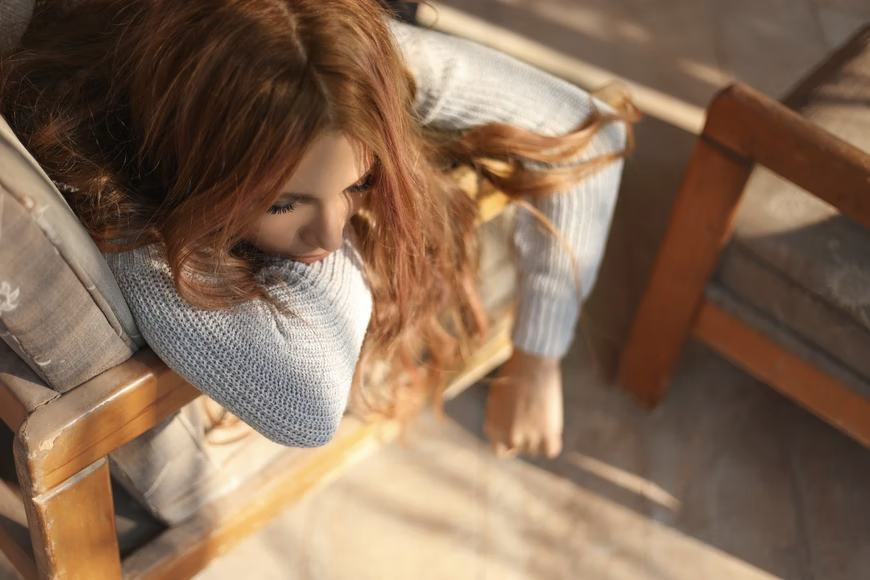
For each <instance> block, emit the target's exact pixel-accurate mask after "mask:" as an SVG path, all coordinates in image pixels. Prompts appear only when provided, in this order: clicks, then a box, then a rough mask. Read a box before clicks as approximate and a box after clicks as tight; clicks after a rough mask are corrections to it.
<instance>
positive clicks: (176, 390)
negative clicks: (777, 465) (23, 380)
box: [20, 349, 200, 495]
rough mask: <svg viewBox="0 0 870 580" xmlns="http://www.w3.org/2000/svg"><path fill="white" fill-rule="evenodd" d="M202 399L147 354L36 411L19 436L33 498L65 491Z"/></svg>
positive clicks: (103, 374) (153, 356) (192, 388)
mask: <svg viewBox="0 0 870 580" xmlns="http://www.w3.org/2000/svg"><path fill="white" fill-rule="evenodd" d="M199 394H200V393H199V391H197V390H196V389H195V388H194V387H193V386H191V385H190V384H189V383H187V382H186V381H185V380H184V379H182V378H181V377H180V376H178V375H177V374H175V373H174V372H172V371H171V370H170V369H169V368H168V367H167V366H166V365H165V363H163V361H161V360H160V359H159V358H157V355H155V354H154V353H153V352H152V351H151V350H149V349H145V350H142V351H139V352H138V353H136V354H135V355H134V356H133V358H131V359H130V360H128V361H126V362H124V363H122V364H120V365H118V366H117V367H114V368H112V369H110V370H108V371H106V372H104V373H102V374H100V375H99V376H97V377H95V378H93V379H91V380H90V381H88V382H86V383H84V384H82V385H80V386H78V387H76V388H75V389H73V390H71V391H69V392H67V393H65V394H64V395H63V396H62V397H60V398H58V399H55V400H53V401H51V402H50V403H48V404H47V405H44V406H42V407H40V408H38V409H36V411H34V412H33V413H32V414H31V415H30V417H29V418H28V419H27V422H26V424H25V425H24V427H23V428H22V430H21V433H20V436H21V442H22V449H23V452H24V454H25V458H26V465H27V469H28V471H29V475H28V478H29V480H30V481H31V482H32V485H33V486H34V488H33V490H32V493H33V494H34V495H38V494H41V493H45V492H47V491H49V490H50V489H52V488H54V487H55V486H57V485H60V484H61V483H62V482H64V481H66V480H67V479H68V478H70V477H72V476H73V475H74V474H76V473H78V472H79V471H81V470H82V469H84V468H85V467H87V466H88V465H90V464H91V463H93V462H94V461H97V460H98V459H100V458H101V457H105V456H106V455H108V454H109V453H110V452H112V451H114V450H115V449H117V448H119V447H120V446H122V445H123V444H125V443H127V442H128V441H131V440H133V439H134V438H136V437H138V436H139V435H141V434H142V433H144V432H145V431H147V430H148V429H150V428H151V427H153V426H155V425H157V424H158V423H160V421H162V420H163V419H165V418H166V417H168V416H169V415H170V414H172V413H174V412H175V411H177V410H178V409H180V408H181V407H182V406H184V405H185V404H187V403H189V402H190V401H192V400H193V399H195V398H196V397H197V396H199Z"/></svg>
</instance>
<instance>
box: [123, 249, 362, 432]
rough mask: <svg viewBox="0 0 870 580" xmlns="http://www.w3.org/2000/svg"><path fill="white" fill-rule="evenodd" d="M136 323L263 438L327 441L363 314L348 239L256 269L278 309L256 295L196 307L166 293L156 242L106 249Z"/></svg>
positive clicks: (166, 357) (341, 405) (175, 364)
mask: <svg viewBox="0 0 870 580" xmlns="http://www.w3.org/2000/svg"><path fill="white" fill-rule="evenodd" d="M106 260H107V262H108V263H109V267H110V268H111V269H112V271H113V273H114V274H115V277H116V278H117V280H118V283H119V285H120V287H121V290H122V292H123V294H124V297H125V298H126V300H127V302H128V304H129V305H130V309H131V310H132V312H133V316H134V317H135V319H136V323H137V325H138V326H139V329H140V330H141V332H142V335H143V336H144V337H145V340H146V341H147V342H148V344H149V346H150V347H151V348H152V349H153V350H154V352H155V353H156V354H157V355H158V356H159V357H160V358H161V359H162V360H163V361H165V362H166V364H167V365H168V366H169V367H170V368H171V369H173V370H174V371H176V372H177V373H178V374H180V375H181V376H183V377H184V378H185V379H187V380H188V381H189V382H190V383H191V384H193V385H194V386H195V387H197V388H198V389H199V390H201V391H202V392H203V393H205V394H207V395H208V396H210V397H211V398H213V399H214V400H215V401H217V402H218V403H219V404H221V405H222V406H223V407H225V408H226V409H228V410H229V411H230V412H232V413H233V414H235V415H236V416H238V417H239V418H240V419H242V420H243V421H245V422H246V423H248V424H249V425H251V426H252V427H253V428H254V429H256V430H257V431H259V432H260V433H262V434H263V435H264V436H266V437H268V438H269V439H271V440H273V441H276V442H278V443H281V444H284V445H288V446H293V447H313V446H318V445H323V444H325V443H327V442H328V441H329V440H330V439H331V438H332V436H333V434H334V433H335V430H336V429H337V427H338V424H339V422H340V421H341V417H342V414H343V413H344V410H345V406H346V404H347V397H348V392H349V389H350V385H351V380H352V378H353V373H354V369H355V367H356V363H357V359H358V358H359V352H360V347H361V345H362V340H363V337H364V335H365V331H366V327H367V326H368V321H369V317H370V314H371V296H370V293H369V291H368V287H367V285H366V283H365V281H364V278H363V273H362V270H361V268H360V265H359V261H358V256H357V255H356V252H355V251H354V250H353V249H352V247H351V246H350V244H349V243H345V246H344V248H342V249H341V250H340V251H339V252H336V253H335V254H333V255H332V256H330V257H328V258H326V259H325V260H322V261H320V262H317V263H315V264H311V265H305V264H301V263H295V262H290V261H287V260H281V261H277V260H276V261H275V263H274V265H273V266H269V267H268V268H267V269H266V270H264V272H263V274H268V275H269V279H271V280H278V282H271V283H268V284H266V285H265V288H266V290H267V292H268V293H269V294H270V295H271V296H272V297H273V298H274V299H275V300H276V303H277V305H278V307H276V306H275V305H272V304H269V303H267V302H265V301H262V300H254V301H250V302H247V303H244V304H242V305H240V306H237V307H235V308H232V309H230V310H217V311H212V310H202V309H198V308H195V307H193V306H191V305H190V304H188V303H187V302H185V301H184V300H183V299H182V298H181V297H180V296H179V295H178V293H177V292H176V291H175V288H174V287H173V284H172V274H171V273H170V269H169V266H168V264H167V263H166V262H165V260H164V259H163V258H162V252H161V251H160V250H159V246H156V245H155V246H148V247H145V248H140V249H137V250H134V251H132V252H125V253H120V254H106Z"/></svg>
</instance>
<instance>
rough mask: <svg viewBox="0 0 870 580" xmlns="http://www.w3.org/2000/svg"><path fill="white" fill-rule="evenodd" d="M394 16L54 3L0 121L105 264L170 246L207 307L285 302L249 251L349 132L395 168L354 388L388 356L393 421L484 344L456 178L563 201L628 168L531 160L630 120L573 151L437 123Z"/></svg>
mask: <svg viewBox="0 0 870 580" xmlns="http://www.w3.org/2000/svg"><path fill="white" fill-rule="evenodd" d="M385 16H386V13H385V9H384V8H383V7H382V6H381V5H380V4H378V2H377V1H376V0H331V1H328V2H327V1H323V0H184V1H179V0H88V2H85V3H83V4H82V5H81V6H80V7H78V8H76V9H75V10H73V11H71V12H70V13H69V14H67V15H65V16H64V17H63V18H58V17H57V14H53V13H51V12H50V11H49V10H48V9H47V8H46V9H42V10H39V11H38V12H37V15H36V17H35V19H34V25H32V26H31V27H30V29H29V30H28V33H27V34H26V35H25V38H24V40H23V42H22V45H21V46H20V47H19V48H17V49H15V50H14V51H13V52H11V53H8V54H6V55H4V60H3V63H2V68H0V114H2V115H3V116H4V117H5V118H6V120H7V121H8V122H9V123H10V125H11V126H12V127H13V129H14V130H15V132H16V133H17V135H18V136H19V137H20V138H21V139H22V141H23V143H24V145H25V146H26V147H27V148H28V150H29V151H30V152H31V153H32V154H33V155H34V156H35V158H36V159H37V160H38V161H39V163H40V164H41V165H42V167H43V168H44V169H45V171H46V172H47V173H48V175H49V176H50V177H51V178H52V179H53V180H55V181H56V182H57V183H58V184H61V189H62V191H63V193H64V195H65V197H66V198H67V200H68V201H69V203H70V205H71V206H72V208H73V210H74V211H75V212H76V214H77V215H78V216H79V218H80V219H81V221H82V223H83V224H84V225H85V227H86V228H87V229H88V230H89V232H90V234H91V236H92V237H93V239H94V240H95V242H96V243H97V244H98V245H99V246H100V248H101V249H102V250H103V251H122V250H129V249H131V248H135V247H138V246H142V245H146V244H152V243H160V244H162V245H163V247H164V248H165V255H166V259H167V261H168V263H169V265H170V268H171V270H172V272H173V274H174V283H175V287H176V289H177V291H178V293H179V294H180V295H181V296H182V297H183V298H184V299H185V300H187V301H188V302H190V303H191V304H193V305H195V306H198V307H201V308H206V309H221V308H229V307H231V306H233V305H235V304H238V303H241V302H244V301H248V300H254V299H263V300H269V296H268V295H266V294H265V292H264V291H263V289H262V287H261V286H260V285H259V284H258V283H257V281H256V277H255V275H256V273H257V270H258V267H259V264H260V261H259V258H260V256H258V253H257V251H256V250H255V249H252V248H249V247H247V246H246V245H245V244H244V242H243V239H244V238H245V237H246V236H247V235H248V234H249V233H251V231H252V228H253V227H254V224H255V222H256V220H257V218H259V217H260V216H261V215H262V214H263V213H264V212H266V211H267V209H268V208H269V206H270V205H271V204H272V202H273V200H274V199H275V198H276V197H277V196H278V195H279V194H280V193H281V190H282V187H283V186H284V185H285V184H286V183H287V181H288V180H289V178H290V176H291V175H292V174H293V172H294V170H295V168H296V167H297V165H298V163H299V161H300V159H301V157H302V156H303V154H304V153H305V151H306V148H307V147H308V146H309V145H310V144H311V143H312V142H313V141H314V140H315V139H316V138H317V137H318V136H319V135H321V134H322V133H324V132H325V131H338V132H341V133H343V134H345V135H346V136H348V137H349V138H350V139H351V140H352V141H353V142H355V143H357V144H358V145H359V146H360V155H361V156H364V157H366V158H367V160H368V161H369V162H371V161H374V160H377V161H378V163H377V164H376V165H375V167H376V170H375V173H374V178H375V187H374V189H373V191H372V192H370V193H369V194H367V197H366V198H365V202H364V204H363V209H362V211H361V212H360V213H359V214H358V215H357V216H355V217H354V218H353V219H352V221H351V227H352V228H353V230H354V233H355V239H356V240H357V242H356V243H357V250H358V251H359V252H360V254H361V256H362V258H363V262H364V264H365V268H366V270H367V275H368V279H369V281H370V285H371V288H372V294H373V299H374V311H373V317H372V320H371V324H370V327H369V332H368V334H367V337H366V341H365V344H364V346H363V354H362V356H361V359H360V360H361V365H362V366H363V368H361V369H360V368H358V372H357V379H358V380H357V384H356V392H357V393H358V394H361V393H370V391H368V390H367V389H366V388H365V386H366V385H365V382H366V377H368V374H367V372H366V370H367V369H368V368H369V365H368V363H369V362H370V361H375V360H378V361H385V362H387V363H388V368H389V369H390V373H389V375H388V377H389V378H388V380H387V381H386V382H385V384H387V385H389V389H387V391H386V392H378V393H377V395H378V396H377V397H364V399H366V400H367V402H368V403H369V405H370V407H371V408H373V409H375V410H376V411H378V412H379V413H382V414H386V415H392V416H395V415H405V414H406V411H409V410H411V409H413V408H416V407H417V403H418V402H419V401H420V400H421V399H422V397H419V396H418V395H419V394H421V393H429V392H431V391H432V389H433V388H434V389H436V390H437V388H438V387H439V386H440V385H441V384H442V382H443V371H445V370H449V369H451V368H453V367H454V366H455V364H456V363H457V361H458V359H459V358H460V357H461V355H462V354H463V353H465V352H467V351H468V349H469V348H470V347H471V346H472V345H473V344H474V342H475V341H476V340H477V339H478V338H479V337H480V336H481V334H482V333H483V332H484V327H485V319H484V316H483V314H482V312H481V309H480V306H479V300H478V298H477V295H476V291H475V284H474V279H475V272H476V269H477V244H476V239H475V224H476V219H477V216H478V214H477V204H476V203H475V202H474V201H473V200H472V199H470V198H469V196H468V195H467V194H466V193H465V192H463V191H462V190H461V189H460V188H459V187H458V185H457V184H456V183H455V182H454V181H453V180H452V179H451V178H450V170H451V169H453V168H455V167H457V166H458V165H469V166H471V167H473V168H474V169H475V170H476V171H477V172H478V174H479V175H480V176H481V178H482V179H485V180H487V181H489V182H490V183H492V184H493V185H495V186H496V187H498V188H499V189H500V190H502V191H503V192H505V193H507V194H509V195H511V196H513V197H519V196H523V195H542V194H547V193H551V192H554V191H558V190H560V189H564V188H566V187H568V186H569V185H571V184H572V183H574V182H576V181H577V180H579V179H582V177H583V176H585V175H587V174H588V173H589V172H590V171H592V170H594V169H595V168H597V167H600V166H601V165H603V164H604V163H607V162H609V161H610V160H611V159H612V158H613V157H616V156H618V155H619V154H615V155H613V156H608V157H606V158H600V159H597V160H593V161H591V162H589V163H586V164H584V165H582V166H575V167H573V168H571V169H568V170H566V169H562V170H561V171H559V172H552V171H551V172H547V171H533V170H531V169H528V168H527V167H526V164H524V163H522V162H521V160H522V159H527V160H533V161H534V160H537V161H545V162H558V161H563V160H567V159H570V158H573V157H575V156H576V155H577V154H578V153H579V152H581V151H582V150H583V149H584V148H585V146H586V145H587V144H588V143H589V141H590V140H591V138H592V137H593V136H594V134H595V132H596V131H598V130H599V129H600V128H601V127H602V126H603V125H604V124H606V123H608V122H611V121H614V120H619V119H624V118H625V116H623V115H620V114H617V115H602V114H597V113H596V114H594V115H592V117H590V118H589V119H588V120H587V122H586V123H585V124H584V125H583V126H582V127H578V128H577V130H576V131H575V132H573V133H571V134H569V135H567V136H564V137H559V138H554V137H544V136H541V135H536V134H534V133H531V132H528V131H523V130H520V129H518V128H516V127H511V126H508V125H500V124H496V125H487V126H483V127H477V128H474V129H471V130H468V131H465V132H457V133H439V132H436V131H433V130H430V129H427V128H425V127H421V126H420V125H419V123H418V122H417V120H416V116H415V113H414V109H413V105H414V96H415V90H416V88H415V83H414V79H413V77H412V76H411V74H410V72H409V71H408V70H407V68H406V66H405V63H404V61H403V59H402V56H401V53H400V51H399V50H398V49H397V47H396V46H395V44H394V42H393V39H392V36H391V34H390V31H389V28H388V25H387V22H386V20H385ZM544 151H549V153H546V154H545V153H544ZM487 160H497V161H500V162H501V164H499V165H497V166H495V165H492V164H489V163H487ZM366 166H367V163H366ZM423 360H425V361H426V364H425V365H421V362H422V361H423ZM424 368H425V369H426V370H423V369H424Z"/></svg>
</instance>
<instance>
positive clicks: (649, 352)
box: [617, 136, 751, 407]
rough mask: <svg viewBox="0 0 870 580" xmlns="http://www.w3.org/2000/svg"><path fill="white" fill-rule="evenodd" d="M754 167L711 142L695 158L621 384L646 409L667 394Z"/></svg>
mask: <svg viewBox="0 0 870 580" xmlns="http://www.w3.org/2000/svg"><path fill="white" fill-rule="evenodd" d="M750 168H751V164H750V163H749V162H748V161H746V160H744V159H742V158H739V157H737V156H736V155H733V154H732V153H731V152H730V151H729V150H727V149H724V148H721V147H719V146H718V145H717V144H715V143H713V142H711V141H709V140H707V139H706V138H705V137H704V136H702V137H700V138H699V139H698V143H697V145H696V146H695V149H694V151H693V152H692V158H691V160H690V161H689V166H688V168H687V170H686V176H685V178H684V179H683V184H682V186H681V188H680V192H679V195H678V196H677V200H676V202H675V205H674V209H673V211H672V213H671V220H670V223H669V225H668V229H667V231H666V233H665V237H664V240H663V242H662V246H661V248H660V249H659V253H658V256H657V257H656V261H655V265H654V266H653V271H652V276H651V278H650V281H649V285H648V286H647V289H646V292H645V294H644V296H643V299H642V301H641V304H640V308H639V309H638V312H637V314H636V316H635V319H634V322H633V323H632V327H631V330H630V331H629V335H628V340H627V342H626V345H625V348H624V350H623V353H622V356H621V359H620V363H619V370H618V375H617V381H618V382H619V383H620V384H621V385H622V386H623V387H624V388H626V389H627V390H628V391H629V392H631V393H632V394H633V395H634V396H635V397H636V398H637V399H638V401H639V402H640V403H641V404H643V405H644V406H646V407H653V406H655V405H656V404H658V403H659V401H660V400H661V399H662V397H663V396H664V394H665V390H666V388H667V384H668V382H669V381H670V378H671V373H672V372H673V369H674V367H675V366H676V364H677V361H678V359H679V355H680V351H681V350H682V348H683V345H684V344H685V341H686V339H687V338H688V335H689V332H690V331H691V328H692V323H693V321H694V318H695V314H696V312H697V310H698V308H699V307H700V305H701V302H702V300H703V296H704V287H705V286H706V284H707V281H708V280H709V278H710V276H711V275H712V274H713V270H714V268H715V267H716V261H717V260H718V257H719V254H720V252H721V251H722V248H723V247H724V245H725V243H727V241H728V238H729V237H730V232H731V222H732V219H733V217H734V215H735V214H736V211H737V207H738V204H739V202H740V198H741V195H742V193H743V187H744V185H745V184H746V180H747V178H748V177H749V171H750Z"/></svg>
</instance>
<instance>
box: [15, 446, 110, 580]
mask: <svg viewBox="0 0 870 580" xmlns="http://www.w3.org/2000/svg"><path fill="white" fill-rule="evenodd" d="M17 441H18V440H16V443H17ZM19 478H20V479H26V477H22V475H21V474H19ZM22 495H24V507H25V509H26V510H27V520H28V523H29V527H30V538H31V541H32V542H33V552H34V556H35V559H36V567H37V570H38V571H39V577H40V578H51V579H57V580H61V579H72V578H82V579H85V578H87V579H90V578H94V579H97V578H99V579H100V580H114V579H119V580H120V578H121V561H120V554H119V552H118V538H117V534H116V531H115V517H114V507H113V505H112V489H111V484H110V481H109V462H108V461H107V460H106V459H105V458H102V459H100V460H99V461H97V462H95V463H94V464H93V465H90V466H88V467H86V468H85V469H83V470H82V471H81V472H79V473H77V474H75V475H74V476H73V477H71V478H69V479H68V480H67V481H65V482H64V483H63V484H62V485H59V486H58V487H57V488H55V489H53V490H51V491H50V492H48V493H44V494H39V495H36V496H31V497H28V496H27V495H26V490H25V488H24V487H23V486H22Z"/></svg>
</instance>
